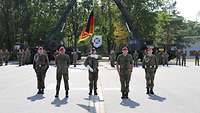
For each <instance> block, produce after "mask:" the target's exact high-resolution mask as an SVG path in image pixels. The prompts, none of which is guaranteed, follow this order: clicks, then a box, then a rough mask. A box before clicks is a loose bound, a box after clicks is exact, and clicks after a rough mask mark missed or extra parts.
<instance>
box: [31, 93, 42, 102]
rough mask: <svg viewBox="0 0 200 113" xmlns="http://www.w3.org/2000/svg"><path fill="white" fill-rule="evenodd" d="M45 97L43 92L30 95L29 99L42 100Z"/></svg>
mask: <svg viewBox="0 0 200 113" xmlns="http://www.w3.org/2000/svg"><path fill="white" fill-rule="evenodd" d="M44 98H45V97H44V96H43V95H41V94H36V95H33V96H31V97H28V98H27V99H28V100H30V101H32V102H33V101H36V100H42V99H44Z"/></svg>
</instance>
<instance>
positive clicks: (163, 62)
mask: <svg viewBox="0 0 200 113" xmlns="http://www.w3.org/2000/svg"><path fill="white" fill-rule="evenodd" d="M162 65H163V66H164V65H167V66H168V58H163V59H162Z"/></svg>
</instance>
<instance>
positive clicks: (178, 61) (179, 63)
mask: <svg viewBox="0 0 200 113" xmlns="http://www.w3.org/2000/svg"><path fill="white" fill-rule="evenodd" d="M176 65H181V53H180V50H179V49H178V50H176Z"/></svg>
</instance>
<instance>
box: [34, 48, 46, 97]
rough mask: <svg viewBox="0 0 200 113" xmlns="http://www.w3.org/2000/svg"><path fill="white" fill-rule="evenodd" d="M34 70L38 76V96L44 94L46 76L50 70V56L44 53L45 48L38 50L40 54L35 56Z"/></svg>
mask: <svg viewBox="0 0 200 113" xmlns="http://www.w3.org/2000/svg"><path fill="white" fill-rule="evenodd" d="M33 68H34V70H35V72H36V75H37V88H38V93H37V94H44V88H45V83H44V80H45V76H46V72H47V70H48V68H49V59H48V55H47V54H45V53H44V50H43V47H39V48H38V52H37V53H36V54H35V56H34V59H33Z"/></svg>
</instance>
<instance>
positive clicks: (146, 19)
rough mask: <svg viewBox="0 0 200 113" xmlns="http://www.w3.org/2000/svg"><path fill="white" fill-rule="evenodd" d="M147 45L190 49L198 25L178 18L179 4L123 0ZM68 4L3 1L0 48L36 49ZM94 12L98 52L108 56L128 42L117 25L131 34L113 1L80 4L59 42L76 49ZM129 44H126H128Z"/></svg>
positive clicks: (0, 6)
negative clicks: (99, 43) (21, 45)
mask: <svg viewBox="0 0 200 113" xmlns="http://www.w3.org/2000/svg"><path fill="white" fill-rule="evenodd" d="M93 1H94V4H93ZM121 1H122V4H123V5H124V6H125V7H126V9H127V10H128V12H129V15H130V16H131V19H132V21H133V22H134V24H135V25H136V27H137V28H138V29H139V32H140V35H141V36H142V37H143V38H145V40H146V41H147V42H153V43H154V44H155V45H159V44H178V45H188V44H189V43H190V41H188V40H186V39H184V37H185V36H197V35H200V24H199V23H198V22H193V21H186V20H185V19H184V18H183V17H181V16H179V15H178V11H177V10H176V2H171V0H121ZM68 2H69V0H1V1H0V41H1V42H3V44H1V45H0V48H2V47H4V48H12V47H13V45H14V44H15V43H16V42H19V43H25V44H28V45H29V46H35V45H36V44H37V43H38V41H39V40H40V39H43V40H45V39H47V38H49V37H47V36H48V34H49V33H50V32H51V31H52V29H53V28H54V27H55V25H56V24H57V23H58V20H59V18H60V17H61V16H62V14H63V12H64V10H65V7H66V5H67V4H68ZM92 9H94V14H95V34H94V35H102V36H103V45H102V47H101V48H100V49H99V51H100V52H102V53H103V54H107V53H108V52H109V51H110V49H112V48H114V46H115V45H118V44H120V43H121V42H123V40H125V38H126V37H123V38H121V39H119V40H118V38H116V36H115V34H114V33H115V32H116V31H117V29H118V28H117V27H116V26H115V24H116V23H121V25H120V26H121V28H122V29H123V30H122V31H123V32H124V33H125V34H126V33H127V32H128V30H127V28H126V25H125V23H126V22H125V21H124V18H123V17H122V14H121V12H120V10H119V9H118V7H117V6H116V4H115V2H114V1H113V0H81V1H80V0H78V4H77V7H74V8H73V10H72V11H71V12H70V15H69V16H68V18H67V20H66V24H65V25H66V26H65V29H64V31H63V34H62V33H61V34H60V33H58V34H57V35H56V38H57V39H58V40H62V39H63V37H64V39H63V41H64V42H65V43H66V45H67V46H74V39H76V41H78V38H79V35H80V32H81V31H82V30H83V28H84V27H85V24H86V21H87V18H88V16H89V14H90V12H91V10H92ZM120 26H118V27H120ZM126 43H127V42H126Z"/></svg>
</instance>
